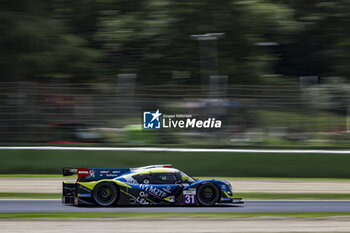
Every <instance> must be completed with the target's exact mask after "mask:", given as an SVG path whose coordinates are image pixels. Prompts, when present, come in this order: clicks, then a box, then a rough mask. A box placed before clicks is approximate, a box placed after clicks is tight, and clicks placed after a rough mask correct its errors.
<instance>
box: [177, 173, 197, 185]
mask: <svg viewBox="0 0 350 233" xmlns="http://www.w3.org/2000/svg"><path fill="white" fill-rule="evenodd" d="M180 173H181V176H182V177H186V178H187V181H188V182H189V183H194V182H196V179H194V178H192V177H191V176H189V175H187V174H186V173H184V172H180Z"/></svg>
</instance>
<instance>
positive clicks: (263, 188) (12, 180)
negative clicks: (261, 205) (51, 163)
mask: <svg viewBox="0 0 350 233" xmlns="http://www.w3.org/2000/svg"><path fill="white" fill-rule="evenodd" d="M63 180H65V181H74V179H72V178H69V177H68V179H67V178H65V179H64V178H22V177H4V178H0V190H1V191H0V192H7V193H61V192H62V182H63ZM228 181H229V182H230V183H231V184H232V187H233V191H234V192H265V193H329V192H331V193H350V181H322V180H320V181H319V180H293V179H290V180H289V179H275V180H274V179H257V180H250V179H247V180H245V179H231V180H228Z"/></svg>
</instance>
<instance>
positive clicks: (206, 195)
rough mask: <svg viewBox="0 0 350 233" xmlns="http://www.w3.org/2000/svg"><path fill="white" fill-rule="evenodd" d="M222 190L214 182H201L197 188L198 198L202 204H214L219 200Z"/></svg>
mask: <svg viewBox="0 0 350 233" xmlns="http://www.w3.org/2000/svg"><path fill="white" fill-rule="evenodd" d="M219 194H220V192H219V189H218V187H216V185H215V184H213V183H204V184H201V185H200V186H199V187H198V189H197V200H198V202H199V204H200V205H203V206H213V205H215V203H216V202H218V201H219V197H220V195H219Z"/></svg>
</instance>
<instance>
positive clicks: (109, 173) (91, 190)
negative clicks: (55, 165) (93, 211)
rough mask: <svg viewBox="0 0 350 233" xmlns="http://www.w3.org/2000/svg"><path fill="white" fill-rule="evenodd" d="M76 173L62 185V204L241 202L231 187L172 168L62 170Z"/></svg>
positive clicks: (165, 166) (206, 203) (66, 173)
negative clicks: (76, 177) (75, 176)
mask: <svg viewBox="0 0 350 233" xmlns="http://www.w3.org/2000/svg"><path fill="white" fill-rule="evenodd" d="M75 173H76V174H78V179H77V181H76V182H63V196H62V202H63V203H64V204H70V205H97V206H128V205H136V206H148V205H174V206H175V205H177V206H181V205H203V206H213V205H215V204H217V203H237V204H240V203H243V202H242V201H241V198H234V197H233V193H232V190H231V184H230V183H228V182H226V181H220V180H197V179H193V178H192V177H190V176H188V175H186V174H185V173H183V172H181V171H180V170H178V169H175V168H172V167H171V165H151V166H146V167H139V168H108V169H107V168H103V169H99V168H77V169H75V168H63V175H64V176H69V175H73V174H75Z"/></svg>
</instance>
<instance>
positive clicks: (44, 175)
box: [0, 174, 63, 178]
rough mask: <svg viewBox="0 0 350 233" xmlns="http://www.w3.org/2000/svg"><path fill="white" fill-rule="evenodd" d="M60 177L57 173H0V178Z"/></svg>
mask: <svg viewBox="0 0 350 233" xmlns="http://www.w3.org/2000/svg"><path fill="white" fill-rule="evenodd" d="M15 177H22V178H62V177H63V176H62V175H59V174H0V178H15Z"/></svg>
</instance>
